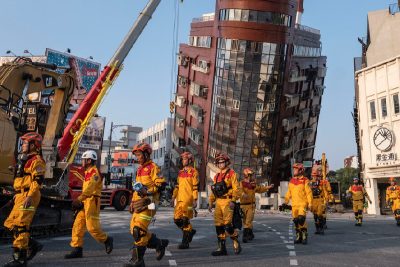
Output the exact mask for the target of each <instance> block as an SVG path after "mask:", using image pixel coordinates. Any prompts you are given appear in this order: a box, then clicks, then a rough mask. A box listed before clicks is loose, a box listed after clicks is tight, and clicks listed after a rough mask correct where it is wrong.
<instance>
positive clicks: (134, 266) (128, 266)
mask: <svg viewBox="0 0 400 267" xmlns="http://www.w3.org/2000/svg"><path fill="white" fill-rule="evenodd" d="M145 252H146V247H133V248H132V258H131V259H130V261H129V262H128V263H125V264H124V267H145V265H144V259H143V257H144V253H145Z"/></svg>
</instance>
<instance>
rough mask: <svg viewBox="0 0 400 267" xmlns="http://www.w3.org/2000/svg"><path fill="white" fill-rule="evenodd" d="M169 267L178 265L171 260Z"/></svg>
mask: <svg viewBox="0 0 400 267" xmlns="http://www.w3.org/2000/svg"><path fill="white" fill-rule="evenodd" d="M168 262H169V266H177V265H178V264H176V261H175V260H169V261H168Z"/></svg>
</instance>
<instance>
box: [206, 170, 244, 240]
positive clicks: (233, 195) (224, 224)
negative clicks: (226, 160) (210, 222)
mask: <svg viewBox="0 0 400 267" xmlns="http://www.w3.org/2000/svg"><path fill="white" fill-rule="evenodd" d="M213 181H214V185H215V184H216V183H219V182H222V181H224V182H225V184H226V187H227V188H228V192H227V193H226V194H224V195H222V196H221V197H216V196H215V195H214V193H211V194H210V197H209V200H208V201H209V203H208V204H209V206H210V207H212V206H213V204H214V202H215V212H214V224H215V227H216V231H217V235H218V239H220V240H225V239H226V233H228V234H229V235H230V237H231V238H237V236H238V232H237V231H236V230H234V229H233V225H232V217H233V210H232V209H231V208H230V207H229V203H230V202H236V201H237V200H238V199H239V198H240V195H241V190H240V186H239V182H238V179H237V174H236V173H235V171H234V170H231V169H225V170H223V171H221V172H220V173H218V174H216V175H215V177H214V180H213Z"/></svg>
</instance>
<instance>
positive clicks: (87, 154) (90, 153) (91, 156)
mask: <svg viewBox="0 0 400 267" xmlns="http://www.w3.org/2000/svg"><path fill="white" fill-rule="evenodd" d="M82 158H83V159H91V160H97V153H96V151H93V150H87V151H85V152H84V153H83V154H82Z"/></svg>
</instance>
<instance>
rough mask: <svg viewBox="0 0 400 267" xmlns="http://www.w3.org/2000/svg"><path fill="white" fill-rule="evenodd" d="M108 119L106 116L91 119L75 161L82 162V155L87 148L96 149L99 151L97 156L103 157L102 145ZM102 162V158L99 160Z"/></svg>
mask: <svg viewBox="0 0 400 267" xmlns="http://www.w3.org/2000/svg"><path fill="white" fill-rule="evenodd" d="M105 122H106V119H105V118H104V117H93V118H92V120H91V121H90V123H89V125H88V127H87V128H86V131H85V133H84V134H83V137H82V140H81V142H80V143H79V148H78V152H77V153H76V156H75V159H74V163H75V164H79V165H80V164H81V157H82V154H83V152H85V151H86V150H94V151H96V152H97V158H98V159H100V158H101V146H102V143H103V133H104V126H105ZM97 163H98V164H100V160H98V161H97Z"/></svg>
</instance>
